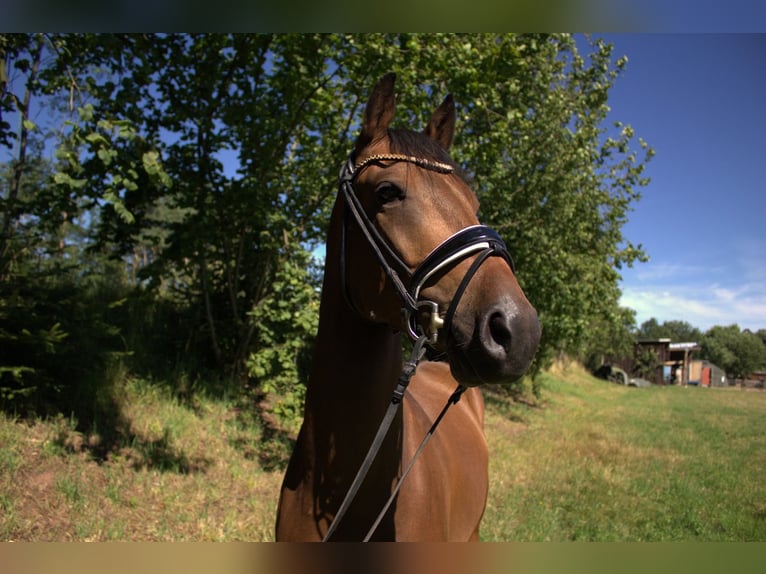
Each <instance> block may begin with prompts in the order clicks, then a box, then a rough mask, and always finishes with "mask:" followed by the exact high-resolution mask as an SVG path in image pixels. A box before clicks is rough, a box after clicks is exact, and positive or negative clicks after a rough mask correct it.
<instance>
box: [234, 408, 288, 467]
mask: <svg viewBox="0 0 766 574" xmlns="http://www.w3.org/2000/svg"><path fill="white" fill-rule="evenodd" d="M234 423H235V425H236V428H237V429H238V432H237V433H236V436H233V437H232V438H230V439H229V443H230V444H231V446H232V447H233V448H235V449H237V450H238V451H239V452H241V453H242V455H243V456H244V457H245V458H246V459H248V460H257V461H258V463H259V464H260V466H261V468H263V470H265V471H267V472H273V471H283V470H284V469H285V468H287V463H288V462H289V460H290V455H291V454H292V452H293V447H294V446H295V437H294V436H292V435H291V434H290V432H288V431H287V430H285V429H283V428H281V427H280V426H279V425H278V424H277V422H276V420H275V419H274V417H273V416H272V415H271V413H269V410H268V407H267V406H266V403H265V401H264V396H263V395H254V394H246V395H245V398H244V399H243V400H242V401H241V402H240V405H239V406H238V407H237V408H235V409H234Z"/></svg>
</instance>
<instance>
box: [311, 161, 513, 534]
mask: <svg viewBox="0 0 766 574" xmlns="http://www.w3.org/2000/svg"><path fill="white" fill-rule="evenodd" d="M380 161H399V162H408V163H412V164H414V165H417V166H418V167H421V168H424V169H428V170H431V171H435V172H438V173H443V174H451V173H454V168H453V167H452V166H451V165H449V164H446V163H442V162H437V161H432V160H428V159H424V158H418V157H413V156H408V155H403V154H378V155H372V156H369V157H367V158H366V159H364V160H363V161H361V162H359V163H354V156H353V154H352V155H351V156H350V157H349V159H348V161H347V162H346V163H345V164H344V165H343V167H342V168H341V171H340V178H339V180H340V181H339V186H340V192H341V193H342V194H343V197H344V199H345V203H346V210H345V212H344V217H343V226H342V231H341V250H340V253H341V254H340V266H341V269H340V272H341V281H342V282H343V296H344V297H345V299H346V303H347V304H348V305H349V307H351V308H352V309H354V310H355V311H356V312H357V313H359V310H358V309H357V308H356V307H355V306H354V304H353V302H352V300H351V296H350V294H349V293H348V285H347V283H346V255H345V253H346V227H347V225H348V214H349V213H350V214H351V215H352V216H353V218H354V220H355V221H356V222H357V224H358V226H359V228H360V229H361V230H362V233H363V234H364V236H365V238H366V239H367V243H368V244H369V246H370V247H371V248H372V250H373V252H374V253H375V256H376V258H377V259H378V262H379V264H380V266H381V268H382V269H383V271H384V272H385V273H386V275H387V276H388V278H389V279H390V280H391V283H392V284H393V286H394V288H395V289H396V291H397V292H398V294H399V297H400V299H401V300H402V313H403V315H404V318H405V322H406V324H407V331H408V335H409V336H410V338H411V339H412V341H413V342H414V343H413V347H412V354H411V356H410V360H409V361H405V363H404V365H403V367H402V372H401V374H400V375H399V379H398V381H397V385H396V388H395V389H394V392H393V395H392V397H391V402H390V403H389V405H388V409H387V410H386V413H385V415H384V416H383V420H382V421H381V423H380V426H379V427H378V431H377V433H376V434H375V438H374V439H373V441H372V444H371V445H370V448H369V449H368V451H367V455H366V456H365V458H364V460H363V461H362V464H361V466H360V467H359V470H358V471H357V474H356V476H355V477H354V480H353V482H352V483H351V486H350V487H349V489H348V492H346V496H345V497H344V499H343V502H342V503H341V505H340V508H339V509H338V511H337V513H336V514H335V517H334V518H333V521H332V523H331V524H330V526H329V528H328V530H327V533H326V534H325V536H324V538H323V540H322V541H323V542H327V541H328V540H329V539H330V537H331V536H332V535H333V534H334V533H335V531H336V530H337V528H338V526H339V524H340V523H341V521H342V520H343V517H344V516H345V515H346V512H347V511H348V508H349V507H350V506H351V503H352V502H353V500H354V498H355V497H356V494H357V493H358V491H359V488H360V487H361V486H362V483H363V482H364V479H365V477H366V476H367V473H368V472H369V470H370V467H371V466H372V463H373V462H374V460H375V457H376V456H377V454H378V451H379V450H380V447H381V445H382V444H383V440H384V439H385V437H386V435H387V434H388V431H389V429H390V427H391V423H392V422H393V420H394V417H395V415H396V412H397V410H398V409H399V405H400V404H401V402H402V400H403V398H404V394H405V392H406V390H407V386H408V385H409V383H410V379H412V376H413V375H414V374H415V370H416V369H417V366H418V363H419V362H420V360H421V359H422V358H423V355H424V354H425V345H426V344H428V345H430V346H433V345H434V344H435V343H436V342H437V340H438V336H439V331H444V332H445V333H447V334H449V332H450V326H451V323H452V320H453V317H454V315H455V310H456V309H457V305H458V302H459V301H460V299H461V297H462V295H463V293H464V292H465V290H466V288H467V287H468V283H469V282H470V281H471V279H472V278H473V276H474V275H475V274H476V272H477V271H478V270H479V267H480V266H481V264H482V263H484V261H486V260H487V258H489V257H490V256H493V255H495V256H500V257H503V258H504V259H505V260H506V262H507V263H508V265H509V266H510V268H511V270H512V271H514V272H515V266H514V263H513V259H512V258H511V254H510V252H509V251H508V248H507V247H506V245H505V243H504V242H503V240H502V239H501V238H500V236H499V235H498V233H497V232H496V231H495V230H494V229H491V228H490V227H487V226H485V225H473V226H469V227H466V228H465V229H462V230H460V231H458V232H457V233H455V234H453V235H452V236H450V237H448V238H447V239H446V240H445V241H443V242H442V243H441V244H440V245H438V246H437V247H436V248H435V249H434V250H433V251H431V253H429V254H428V255H427V256H426V258H425V259H424V260H423V262H422V263H421V264H420V265H419V266H418V267H417V268H416V269H415V271H410V268H409V266H408V265H407V264H406V263H405V262H404V261H403V260H402V259H401V257H400V256H399V254H398V253H397V252H396V251H395V250H394V248H393V247H392V246H391V245H390V243H389V242H388V241H387V240H386V239H385V237H383V235H382V234H381V233H380V231H378V228H377V227H376V226H375V224H374V223H373V222H372V220H371V219H370V218H369V217H368V216H367V214H366V213H365V211H364V208H363V206H362V204H361V202H360V201H359V198H358V197H357V196H356V193H355V191H354V179H355V178H356V176H357V175H358V174H359V173H360V172H361V170H362V169H364V168H365V167H366V166H368V165H370V164H372V163H375V162H380ZM477 253H478V256H477V257H476V259H475V260H474V261H473V263H472V264H471V266H470V268H469V269H468V271H467V272H466V274H465V275H464V276H463V279H462V281H461V282H460V284H459V285H458V288H457V290H456V291H455V295H454V296H453V298H452V301H451V302H450V304H449V306H448V308H447V311H446V313H445V315H444V317H442V316H441V315H440V314H439V304H438V303H436V302H435V301H430V300H420V299H419V297H420V291H421V289H422V288H423V286H424V285H425V284H426V282H427V281H428V280H429V279H430V278H431V277H434V276H435V275H436V274H438V273H440V272H446V271H448V270H449V269H451V268H453V267H455V266H456V265H457V264H458V263H459V262H460V261H463V260H464V259H466V258H467V257H469V256H471V255H474V254H477ZM389 261H392V262H393V264H394V265H391V264H390V263H389ZM394 266H396V267H399V269H400V270H401V271H402V272H403V273H404V274H406V275H408V279H409V280H408V283H409V287H406V286H405V284H404V282H403V281H402V279H401V278H400V276H399V274H398V273H397V272H396V270H395V269H394ZM421 309H425V310H426V311H427V312H429V313H430V324H429V328H430V335H427V334H426V333H425V332H424V331H423V329H422V327H421V326H420V325H419V324H418V321H417V315H418V313H419V312H420V311H421ZM464 391H465V387H463V386H462V385H458V387H457V389H456V390H455V391H454V392H453V393H452V395H451V396H450V397H449V399H448V400H447V403H446V404H445V405H444V408H443V409H442V411H441V413H439V415H438V416H437V418H436V420H435V421H434V423H433V424H432V425H431V428H430V429H429V430H428V432H427V433H426V435H425V437H424V438H423V440H422V442H421V443H420V445H419V446H418V449H417V450H416V451H415V454H414V455H413V456H412V459H411V460H410V462H409V463H408V465H407V467H406V468H405V470H404V471H403V472H402V475H401V476H400V477H399V479H398V481H397V483H396V486H395V487H394V489H393V491H392V492H391V495H390V497H389V498H388V500H387V501H386V503H385V505H384V506H383V509H382V510H381V511H380V513H379V514H378V516H377V518H376V519H375V521H374V522H373V524H372V527H371V528H370V530H369V532H368V533H367V535H366V536H365V538H364V542H368V541H369V540H370V538H371V537H372V535H373V534H374V533H375V530H376V529H377V527H378V525H379V524H380V522H381V520H382V519H383V517H384V515H385V514H386V512H387V511H388V509H389V508H390V506H391V504H392V503H393V501H394V499H395V498H396V496H397V494H398V493H399V489H400V488H401V485H402V483H403V482H404V479H405V478H406V477H407V475H408V474H409V472H410V470H411V469H412V467H413V465H414V464H415V461H416V460H417V458H418V456H419V455H420V453H421V452H422V451H423V449H424V448H425V446H426V444H427V443H428V441H429V440H430V438H431V436H432V435H433V434H434V432H435V431H436V428H437V426H438V425H439V423H440V422H441V420H442V418H443V417H444V415H445V414H446V413H447V410H448V409H449V407H450V406H451V405H453V404H455V403H457V402H458V401H459V400H460V397H461V396H462V394H463V392H464Z"/></svg>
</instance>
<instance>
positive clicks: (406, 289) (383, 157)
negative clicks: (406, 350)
mask: <svg viewBox="0 0 766 574" xmlns="http://www.w3.org/2000/svg"><path fill="white" fill-rule="evenodd" d="M383 161H393V162H407V163H412V164H415V165H417V166H418V167H421V168H424V169H427V170H430V171H435V172H438V173H443V174H451V173H454V168H453V167H452V166H451V165H449V164H446V163H442V162H438V161H434V160H429V159H423V158H418V157H413V156H409V155H404V154H396V153H391V154H377V155H371V156H369V157H367V158H365V159H364V160H362V161H360V162H358V163H355V161H354V154H351V156H350V157H349V159H348V161H347V162H346V163H345V164H343V167H342V168H341V171H340V183H339V185H340V191H341V193H342V194H343V198H344V200H345V203H346V210H345V212H344V218H343V228H342V232H341V254H340V261H341V270H340V271H341V281H342V282H343V294H344V297H345V298H346V301H347V303H348V304H349V305H350V306H351V307H352V308H353V309H356V308H355V306H354V304H353V302H352V300H351V297H350V295H349V293H348V285H347V283H346V261H345V260H346V249H345V244H346V228H347V226H348V214H349V213H350V214H351V215H352V216H353V218H354V220H355V221H356V222H357V224H358V225H359V228H360V229H361V230H362V232H363V233H364V235H365V237H366V239H367V243H368V244H369V245H370V247H371V248H372V250H373V252H374V253H375V256H376V257H377V259H378V263H379V264H380V266H381V268H382V269H383V271H384V272H385V273H386V275H387V276H388V278H389V279H390V281H391V283H392V284H393V286H394V288H395V289H396V291H397V293H398V294H399V298H400V299H401V302H402V313H403V315H404V320H405V324H406V325H407V334H408V335H409V337H410V339H412V341H416V340H417V339H418V338H419V337H421V336H422V335H423V334H424V333H423V329H422V327H421V326H420V325H419V324H418V321H417V319H418V314H419V312H420V311H421V310H425V311H426V312H428V313H430V323H429V331H430V336H429V337H428V340H427V343H428V344H429V345H431V346H433V345H434V344H436V342H437V340H438V336H439V335H438V333H439V331H440V330H443V331H444V332H445V333H447V334H449V332H450V327H451V323H452V319H453V317H454V315H455V310H456V308H457V305H458V303H459V301H460V298H461V297H462V295H463V293H464V292H465V289H466V287H467V286H468V283H469V282H470V281H471V279H472V278H473V276H474V274H475V273H476V272H477V271H478V270H479V267H480V266H481V264H482V263H483V262H484V261H485V260H486V259H487V258H488V257H490V256H493V255H495V256H500V257H503V258H504V259H505V260H506V261H507V263H508V265H509V266H510V268H511V270H512V271H514V272H515V271H516V268H515V266H514V263H513V259H512V258H511V254H510V252H509V251H508V248H507V247H506V245H505V243H504V242H503V240H502V239H501V238H500V235H498V233H497V232H496V231H495V230H494V229H492V228H490V227H487V226H486V225H472V226H469V227H466V228H464V229H461V230H460V231H458V232H457V233H455V234H453V235H452V236H450V237H448V238H447V239H445V240H444V241H443V242H442V243H441V244H439V245H438V246H437V247H436V248H435V249H434V250H433V251H431V253H429V254H428V255H427V256H426V258H425V259H424V260H423V262H422V263H421V264H420V265H419V266H418V267H417V268H416V269H415V271H410V268H409V266H408V265H407V264H406V263H405V262H404V261H402V259H401V257H400V256H399V254H398V253H397V252H396V250H395V249H394V248H393V247H392V246H391V244H390V243H389V242H388V240H387V239H386V238H385V237H383V235H382V234H381V233H380V231H379V230H378V228H377V226H376V225H375V224H374V223H373V222H372V220H371V219H370V217H369V216H368V215H367V213H366V212H365V210H364V208H363V206H362V203H361V201H360V200H359V198H358V197H357V195H356V193H355V190H354V180H355V179H356V177H357V176H358V175H359V173H360V172H361V171H362V170H363V169H364V168H365V167H367V166H369V165H371V164H373V163H380V162H383ZM476 253H479V255H478V257H477V258H476V260H475V261H474V263H473V264H472V265H471V267H470V268H469V270H468V272H467V273H466V274H465V275H464V276H463V279H462V281H461V283H460V285H459V286H458V288H457V290H456V291H455V295H454V296H453V298H452V301H451V302H450V305H449V307H448V308H447V311H446V313H445V315H444V317H443V318H442V317H441V316H440V315H439V304H438V303H436V302H435V301H430V300H421V299H420V291H421V289H422V288H423V286H424V285H425V284H426V283H427V282H428V280H429V279H431V278H432V277H434V276H435V275H437V274H438V273H444V272H447V271H449V270H450V269H451V268H453V267H455V266H456V265H457V264H458V263H460V262H461V261H463V260H464V259H466V258H468V257H470V256H471V255H474V254H476ZM391 262H393V265H392V264H391ZM394 266H396V267H398V268H399V269H400V270H401V271H402V272H403V273H404V274H405V275H408V276H409V277H408V279H409V281H408V284H409V286H405V284H404V282H403V281H402V279H401V278H400V276H399V274H398V273H397V271H396V270H395V269H394ZM357 312H358V310H357Z"/></svg>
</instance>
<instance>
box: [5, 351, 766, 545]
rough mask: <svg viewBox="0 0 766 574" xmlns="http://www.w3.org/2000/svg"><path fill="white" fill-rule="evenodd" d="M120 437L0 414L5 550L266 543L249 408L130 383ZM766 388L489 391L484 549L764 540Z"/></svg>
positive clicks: (559, 382) (259, 443)
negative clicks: (26, 544)
mask: <svg viewBox="0 0 766 574" xmlns="http://www.w3.org/2000/svg"><path fill="white" fill-rule="evenodd" d="M123 410H124V415H125V417H126V419H127V420H129V421H130V429H131V438H130V440H129V441H127V444H124V445H122V446H121V447H120V448H117V449H113V450H111V451H110V452H109V454H108V456H106V457H105V458H102V459H94V458H93V456H92V452H94V448H93V447H94V445H97V443H98V441H99V438H98V436H97V435H91V436H87V435H83V434H81V433H78V432H76V431H75V430H73V429H74V423H73V421H69V420H67V419H65V418H58V419H55V420H48V421H37V422H34V423H30V422H28V421H19V420H15V419H13V418H12V417H9V416H8V415H0V539H1V540H6V541H7V540H24V541H31V540H55V541H65V540H227V541H232V540H251V541H268V540H271V539H272V537H273V527H272V525H273V520H274V513H275V509H276V503H277V494H278V488H279V483H280V480H281V474H282V469H283V465H284V462H285V456H286V452H287V447H286V442H285V441H284V440H280V439H279V436H276V437H275V436H274V435H273V433H272V432H270V431H268V430H266V429H264V427H263V425H262V423H261V422H260V421H259V419H258V418H257V417H254V416H253V415H252V408H251V407H250V406H248V405H246V404H236V403H233V402H230V401H226V400H211V399H204V398H197V399H195V400H193V401H190V402H183V403H182V402H179V401H178V400H177V399H175V398H174V397H173V396H172V395H171V394H170V393H167V392H164V391H163V390H161V389H159V388H157V387H156V386H151V385H148V384H146V383H144V382H142V381H135V380H131V381H128V382H127V384H126V388H125V398H124V406H123ZM765 424H766V393H764V392H760V391H743V390H740V389H734V388H732V389H698V388H674V387H673V388H668V387H664V388H663V387H654V388H650V389H636V388H624V387H619V386H616V385H614V384H611V383H607V382H604V381H600V380H597V379H594V378H592V377H590V376H588V375H587V374H585V373H584V372H583V371H582V370H581V369H579V368H577V367H574V366H572V367H569V368H567V369H556V370H553V371H551V372H549V373H547V374H545V375H544V381H543V395H542V400H541V401H540V403H539V404H537V405H533V406H530V405H528V404H524V403H512V402H510V401H509V400H508V399H507V398H505V397H503V396H498V395H495V394H491V393H489V394H487V423H486V430H487V437H488V441H489V445H490V453H491V468H490V496H489V501H488V505H487V511H486V513H485V518H484V522H483V527H482V538H483V539H484V540H488V541H568V540H585V541H698V542H699V541H717V540H729V541H752V540H758V541H766V428H764V425H765Z"/></svg>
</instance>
